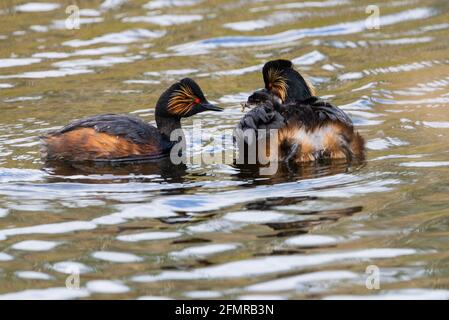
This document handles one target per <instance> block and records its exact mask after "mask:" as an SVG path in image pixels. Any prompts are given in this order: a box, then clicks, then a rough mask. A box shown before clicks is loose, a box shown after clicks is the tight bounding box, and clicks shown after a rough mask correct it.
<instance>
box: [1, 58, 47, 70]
mask: <svg viewBox="0 0 449 320" xmlns="http://www.w3.org/2000/svg"><path fill="white" fill-rule="evenodd" d="M41 61H42V60H41V59H37V58H9V59H0V68H10V67H17V66H27V65H30V64H34V63H38V62H41Z"/></svg>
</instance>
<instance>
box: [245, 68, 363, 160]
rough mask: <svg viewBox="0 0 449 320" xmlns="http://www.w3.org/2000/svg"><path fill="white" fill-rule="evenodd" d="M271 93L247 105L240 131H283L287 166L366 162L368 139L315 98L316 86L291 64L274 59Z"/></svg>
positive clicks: (266, 71) (266, 73)
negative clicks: (332, 160)
mask: <svg viewBox="0 0 449 320" xmlns="http://www.w3.org/2000/svg"><path fill="white" fill-rule="evenodd" d="M263 78H264V82H265V88H264V89H261V90H258V91H256V92H254V93H253V94H252V95H251V96H250V97H249V98H248V101H247V103H246V106H249V107H252V106H254V108H252V110H250V111H249V112H248V113H247V114H246V115H245V116H244V117H243V118H242V120H241V121H240V123H239V124H238V126H237V128H238V129H240V130H242V131H246V130H256V129H277V130H278V144H277V146H278V147H277V150H269V153H270V155H271V157H272V156H273V155H276V156H277V158H278V159H279V160H281V161H286V162H289V161H293V162H311V161H319V160H326V159H346V160H347V161H351V160H352V159H355V158H357V159H363V158H364V153H365V148H364V140H363V138H362V137H361V136H360V134H359V133H358V132H357V131H355V130H354V126H353V123H352V121H351V119H350V118H349V116H348V115H347V114H346V113H345V112H343V111H342V110H341V109H339V108H337V107H335V106H333V105H331V104H330V103H328V102H325V101H323V100H321V99H319V98H317V97H316V96H315V90H314V88H313V86H312V85H311V84H310V82H309V81H307V80H306V79H305V78H304V77H303V76H302V75H301V74H300V73H299V72H297V71H296V70H295V69H294V68H293V65H292V63H291V61H288V60H274V61H270V62H268V63H266V64H265V66H264V67H263Z"/></svg>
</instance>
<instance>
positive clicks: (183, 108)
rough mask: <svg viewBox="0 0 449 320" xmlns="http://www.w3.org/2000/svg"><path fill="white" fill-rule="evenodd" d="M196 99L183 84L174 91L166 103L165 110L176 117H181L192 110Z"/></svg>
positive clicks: (190, 90)
mask: <svg viewBox="0 0 449 320" xmlns="http://www.w3.org/2000/svg"><path fill="white" fill-rule="evenodd" d="M196 99H197V97H196V96H195V94H194V93H193V91H192V89H191V88H190V87H189V86H186V85H184V84H181V85H180V88H179V89H177V90H175V91H174V92H173V94H172V95H171V97H170V100H169V101H168V107H167V110H168V111H169V112H170V113H172V114H175V115H177V116H183V115H186V114H187V113H189V112H190V111H191V110H192V107H193V106H194V105H195V100H196Z"/></svg>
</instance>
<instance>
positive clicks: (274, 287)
mask: <svg viewBox="0 0 449 320" xmlns="http://www.w3.org/2000/svg"><path fill="white" fill-rule="evenodd" d="M360 278H362V277H361V276H360V275H358V274H357V273H354V272H351V271H318V272H311V273H305V274H300V275H297V276H292V277H284V278H281V279H277V280H271V281H267V282H260V283H257V284H253V285H250V286H247V287H246V288H244V290H246V291H260V292H269V291H290V290H298V291H302V289H303V287H304V286H305V285H307V286H308V287H314V286H316V285H317V283H318V282H323V283H329V282H331V281H338V282H340V281H344V280H347V279H352V280H353V279H360Z"/></svg>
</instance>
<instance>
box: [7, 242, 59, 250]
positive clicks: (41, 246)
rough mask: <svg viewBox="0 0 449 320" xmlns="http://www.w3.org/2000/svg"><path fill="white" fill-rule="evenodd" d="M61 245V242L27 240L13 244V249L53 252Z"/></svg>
mask: <svg viewBox="0 0 449 320" xmlns="http://www.w3.org/2000/svg"><path fill="white" fill-rule="evenodd" d="M59 244H60V243H59V242H54V241H43V240H25V241H21V242H17V243H15V244H13V245H12V246H11V248H13V249H15V250H23V251H49V250H53V249H54V248H55V247H56V246H58V245H59Z"/></svg>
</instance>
